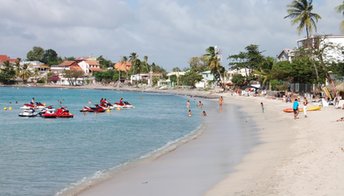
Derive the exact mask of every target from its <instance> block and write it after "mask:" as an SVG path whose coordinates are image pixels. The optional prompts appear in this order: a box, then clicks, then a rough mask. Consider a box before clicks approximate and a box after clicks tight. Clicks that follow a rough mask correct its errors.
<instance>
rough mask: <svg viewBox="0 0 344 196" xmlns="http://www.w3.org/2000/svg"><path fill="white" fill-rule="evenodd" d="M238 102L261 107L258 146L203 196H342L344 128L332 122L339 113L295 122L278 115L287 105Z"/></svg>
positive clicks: (318, 114)
mask: <svg viewBox="0 0 344 196" xmlns="http://www.w3.org/2000/svg"><path fill="white" fill-rule="evenodd" d="M239 99H240V98H239ZM241 99H246V100H247V102H254V103H256V105H258V104H259V103H260V102H263V103H264V106H265V113H264V115H262V116H255V117H254V119H255V120H256V121H257V124H258V127H259V128H260V129H261V130H262V131H261V135H260V138H261V141H262V144H261V145H259V146H257V147H256V148H255V149H254V150H253V151H252V153H250V154H248V155H247V156H246V157H245V158H244V159H243V161H242V162H241V163H240V164H239V165H238V166H237V167H236V169H235V170H236V171H235V172H234V173H233V174H231V175H229V176H228V177H227V178H226V179H224V180H222V181H221V182H220V183H218V184H217V185H216V186H214V187H213V188H212V189H210V190H209V191H208V192H207V194H206V195H207V196H224V195H255V196H263V195H264V196H266V195H284V196H285V195H295V196H297V195H313V196H314V195H315V196H317V195H319V196H320V195H334V196H335V195H344V184H343V180H344V165H343V163H344V149H343V147H344V122H336V119H339V118H340V117H342V116H344V111H343V110H338V109H334V108H333V107H328V108H323V109H322V110H321V111H315V112H308V118H305V117H304V116H303V115H302V113H300V115H299V117H300V118H299V119H297V120H294V119H293V117H292V116H293V114H286V113H283V112H281V111H282V109H283V108H285V107H291V104H290V103H289V104H285V103H283V102H282V101H281V100H273V99H262V98H253V97H250V98H247V97H241ZM246 109H247V110H246V111H247V112H250V110H251V109H249V108H247V107H246Z"/></svg>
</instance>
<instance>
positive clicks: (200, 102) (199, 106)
mask: <svg viewBox="0 0 344 196" xmlns="http://www.w3.org/2000/svg"><path fill="white" fill-rule="evenodd" d="M197 107H198V108H200V109H203V103H202V101H198V103H197ZM186 108H187V110H188V116H189V117H191V116H192V111H191V104H190V100H189V99H188V100H187V101H186ZM202 116H207V112H206V111H205V110H203V111H202Z"/></svg>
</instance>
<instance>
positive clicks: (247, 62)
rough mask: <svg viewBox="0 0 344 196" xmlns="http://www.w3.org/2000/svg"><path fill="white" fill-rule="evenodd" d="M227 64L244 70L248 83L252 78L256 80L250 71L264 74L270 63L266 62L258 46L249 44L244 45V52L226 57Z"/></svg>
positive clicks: (232, 67)
mask: <svg viewBox="0 0 344 196" xmlns="http://www.w3.org/2000/svg"><path fill="white" fill-rule="evenodd" d="M227 59H228V60H229V66H230V67H231V69H232V70H235V69H237V70H240V69H244V70H245V80H246V83H248V84H249V83H250V82H251V81H252V80H256V77H255V75H254V74H252V73H254V72H255V73H256V74H258V73H261V74H263V73H264V74H266V73H267V72H268V70H269V69H270V67H269V66H271V65H270V63H267V60H266V58H265V57H264V56H263V55H262V52H261V51H259V46H258V45H255V44H251V45H248V46H246V47H245V51H244V52H240V53H239V54H235V55H230V56H229V57H228V58H227Z"/></svg>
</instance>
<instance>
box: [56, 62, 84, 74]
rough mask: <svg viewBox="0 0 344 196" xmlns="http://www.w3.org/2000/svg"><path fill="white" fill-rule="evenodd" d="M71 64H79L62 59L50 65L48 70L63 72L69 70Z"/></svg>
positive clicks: (57, 72)
mask: <svg viewBox="0 0 344 196" xmlns="http://www.w3.org/2000/svg"><path fill="white" fill-rule="evenodd" d="M72 66H79V65H78V64H77V62H76V61H63V62H62V63H60V64H59V65H52V66H51V67H50V70H51V71H52V72H53V73H56V74H63V73H64V72H65V71H66V70H70V69H71V67H72Z"/></svg>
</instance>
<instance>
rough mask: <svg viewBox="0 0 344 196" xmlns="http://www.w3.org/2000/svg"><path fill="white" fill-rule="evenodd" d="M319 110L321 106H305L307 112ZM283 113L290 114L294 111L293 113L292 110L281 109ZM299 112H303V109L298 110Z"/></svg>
mask: <svg viewBox="0 0 344 196" xmlns="http://www.w3.org/2000/svg"><path fill="white" fill-rule="evenodd" d="M320 109H321V106H318V105H314V106H307V111H318V110H320ZM283 112H286V113H292V112H294V111H293V108H285V109H283ZM299 112H303V108H299Z"/></svg>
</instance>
